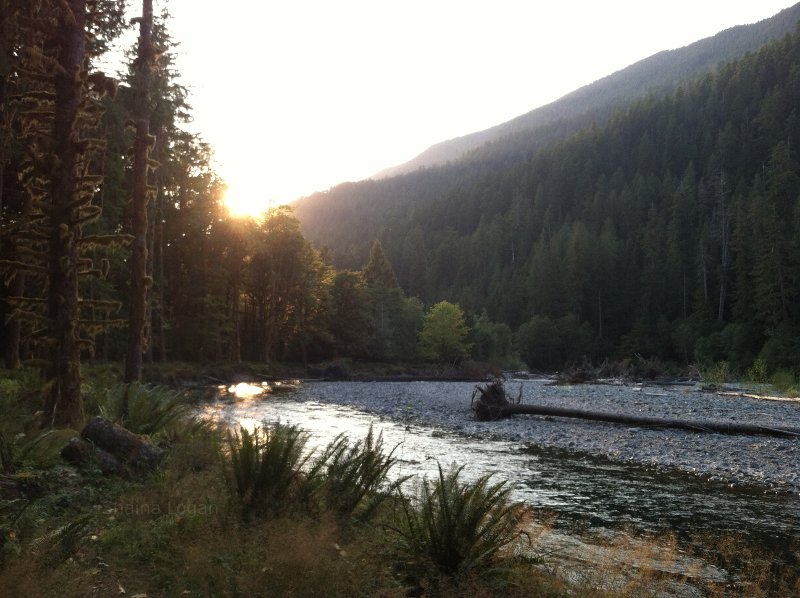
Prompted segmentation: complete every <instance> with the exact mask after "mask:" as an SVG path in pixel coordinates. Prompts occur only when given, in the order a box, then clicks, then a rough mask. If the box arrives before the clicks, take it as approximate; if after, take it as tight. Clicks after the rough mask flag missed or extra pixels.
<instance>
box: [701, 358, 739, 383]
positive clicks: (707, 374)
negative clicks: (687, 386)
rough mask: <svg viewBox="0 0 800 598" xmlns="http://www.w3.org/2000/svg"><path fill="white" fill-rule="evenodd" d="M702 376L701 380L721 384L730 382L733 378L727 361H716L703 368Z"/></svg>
mask: <svg viewBox="0 0 800 598" xmlns="http://www.w3.org/2000/svg"><path fill="white" fill-rule="evenodd" d="M702 378H703V382H708V383H709V384H722V383H723V382H730V381H731V380H732V379H733V373H732V372H731V366H730V364H729V363H728V362H727V361H718V362H717V363H715V364H714V365H712V366H711V367H709V368H706V369H705V370H703V372H702Z"/></svg>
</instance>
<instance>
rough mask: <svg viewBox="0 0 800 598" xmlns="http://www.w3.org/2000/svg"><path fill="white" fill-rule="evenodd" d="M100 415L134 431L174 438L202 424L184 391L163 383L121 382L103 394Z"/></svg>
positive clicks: (99, 406) (168, 438)
mask: <svg viewBox="0 0 800 598" xmlns="http://www.w3.org/2000/svg"><path fill="white" fill-rule="evenodd" d="M98 409H99V411H100V415H102V416H103V417H105V418H107V419H110V420H111V421H113V422H115V423H118V424H119V425H121V426H123V427H125V428H127V429H128V430H130V431H131V432H133V433H135V434H142V435H145V436H151V437H156V436H157V437H161V438H163V439H165V440H174V439H175V438H176V437H177V436H178V435H179V433H180V431H181V430H182V431H183V433H184V434H189V433H191V432H192V430H193V427H198V428H201V427H202V426H203V424H200V423H198V422H197V421H196V418H194V417H193V416H192V414H191V411H190V409H189V406H188V404H187V400H186V397H185V395H184V394H183V393H181V392H178V391H174V390H170V389H168V388H165V387H163V386H151V385H148V384H139V383H132V384H120V385H117V386H115V387H113V388H111V389H109V390H108V391H106V393H105V394H104V395H103V396H101V397H100V399H99V401H98Z"/></svg>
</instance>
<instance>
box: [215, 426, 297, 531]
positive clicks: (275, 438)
mask: <svg viewBox="0 0 800 598" xmlns="http://www.w3.org/2000/svg"><path fill="white" fill-rule="evenodd" d="M307 440H308V435H307V433H305V432H303V431H301V430H300V429H299V428H298V427H297V426H292V425H285V424H281V423H277V424H274V425H271V426H268V425H266V424H265V425H264V426H263V427H256V428H255V429H254V430H253V432H250V431H248V430H247V429H246V428H240V430H239V432H238V433H237V432H235V431H230V430H228V431H227V448H228V455H227V456H226V459H225V472H226V477H227V480H228V484H229V488H230V490H231V491H232V493H233V495H234V496H235V497H236V498H237V500H238V504H239V507H240V508H241V511H242V515H243V516H244V517H245V518H248V517H250V516H252V515H257V514H265V513H277V512H280V511H282V510H284V509H286V508H287V507H288V506H289V503H290V499H291V498H292V497H293V495H294V494H295V492H296V491H298V484H299V483H300V470H301V469H302V467H303V465H304V464H305V463H306V461H307V460H308V459H309V457H310V455H306V454H304V449H305V445H306V442H307Z"/></svg>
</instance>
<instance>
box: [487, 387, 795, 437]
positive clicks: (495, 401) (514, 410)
mask: <svg viewBox="0 0 800 598" xmlns="http://www.w3.org/2000/svg"><path fill="white" fill-rule="evenodd" d="M521 397H522V389H521V388H520V393H519V396H518V397H517V398H516V399H515V400H513V401H510V400H509V399H508V397H507V396H506V392H505V389H504V388H503V383H502V381H500V380H495V381H494V382H491V383H490V384H487V385H486V386H484V387H481V386H476V387H475V392H473V394H472V410H473V411H474V412H475V417H476V419H477V420H478V421H496V420H498V419H503V418H506V417H511V416H512V415H518V414H519V415H544V416H550V417H570V418H577V419H586V420H592V421H602V422H609V423H616V424H624V425H628V426H637V427H648V428H673V429H677V430H688V431H691V432H716V433H719V434H740V435H748V436H777V437H784V438H787V437H788V438H800V428H791V427H780V426H762V425H758V424H737V423H731V422H718V421H692V420H682V419H670V418H661V417H650V416H642V415H622V414H616V413H604V412H598V411H586V410H583V409H570V408H566V407H551V406H547V405H522V404H521Z"/></svg>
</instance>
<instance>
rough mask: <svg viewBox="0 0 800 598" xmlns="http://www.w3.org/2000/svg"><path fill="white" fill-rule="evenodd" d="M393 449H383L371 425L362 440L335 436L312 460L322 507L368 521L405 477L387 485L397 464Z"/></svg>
mask: <svg viewBox="0 0 800 598" xmlns="http://www.w3.org/2000/svg"><path fill="white" fill-rule="evenodd" d="M393 455H394V450H392V451H391V452H390V453H389V454H388V455H386V454H384V450H383V434H382V433H381V434H378V436H377V437H376V436H375V434H374V432H373V429H372V426H370V428H369V432H367V435H366V437H365V438H364V439H363V440H358V441H356V442H354V443H351V442H350V440H349V439H348V438H347V437H346V436H345V435H344V434H339V435H338V436H337V437H336V438H335V439H334V440H333V441H331V443H330V444H329V445H328V446H327V447H326V448H325V450H324V451H323V452H322V453H321V454H320V456H319V457H317V459H316V460H315V466H314V468H312V469H313V470H316V471H319V472H320V482H321V491H322V493H323V496H324V500H325V505H326V507H327V508H328V509H329V510H332V511H334V512H335V513H336V514H337V515H339V516H348V517H349V516H351V515H354V514H355V515H356V516H357V518H358V519H360V520H366V519H368V518H369V517H370V516H371V515H372V513H373V512H374V511H375V509H376V508H377V507H378V506H379V505H380V504H381V502H383V500H384V499H385V498H386V497H387V496H388V494H389V492H390V491H391V489H392V488H394V487H397V486H399V484H401V483H403V482H404V481H405V478H403V479H401V480H399V481H396V482H393V483H391V484H389V483H388V482H387V476H388V474H389V470H390V469H391V468H392V466H393V465H394V464H395V462H396V461H397V460H396V459H395V457H394V456H393Z"/></svg>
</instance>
